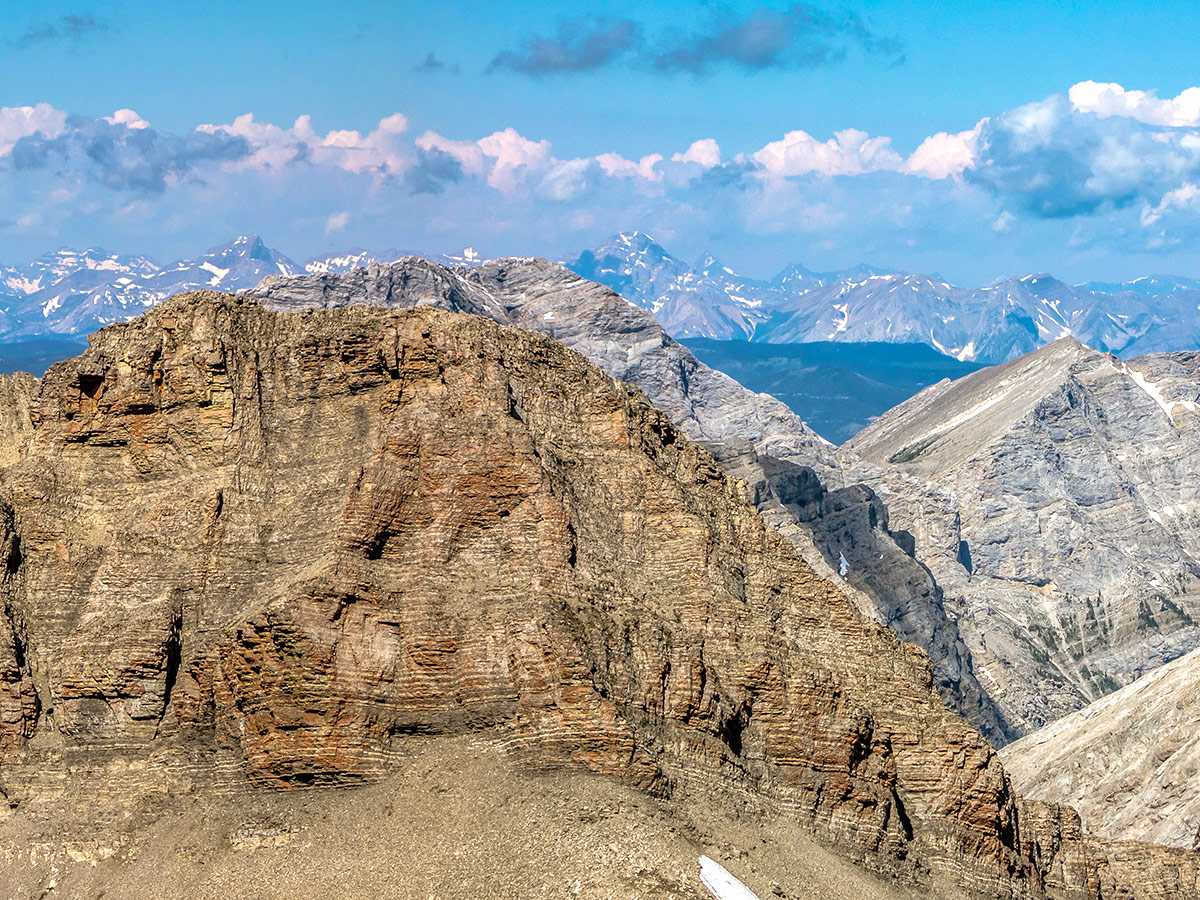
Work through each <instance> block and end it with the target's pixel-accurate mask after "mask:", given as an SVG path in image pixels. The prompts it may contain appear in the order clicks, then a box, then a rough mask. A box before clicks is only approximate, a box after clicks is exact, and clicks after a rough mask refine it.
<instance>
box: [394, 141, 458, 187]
mask: <svg viewBox="0 0 1200 900" xmlns="http://www.w3.org/2000/svg"><path fill="white" fill-rule="evenodd" d="M462 177H463V167H462V163H460V162H459V161H458V160H457V159H456V158H455V157H454V156H452V155H451V154H449V153H447V152H445V151H444V150H439V149H438V148H436V147H431V148H429V149H427V150H422V149H419V148H418V152H417V162H416V164H415V165H413V167H412V168H411V169H409V170H408V172H407V173H405V176H404V183H405V184H406V185H407V186H408V190H409V192H410V193H413V194H440V193H442V191H444V190H445V189H446V185H448V184H453V183H454V182H456V181H459V180H461V179H462Z"/></svg>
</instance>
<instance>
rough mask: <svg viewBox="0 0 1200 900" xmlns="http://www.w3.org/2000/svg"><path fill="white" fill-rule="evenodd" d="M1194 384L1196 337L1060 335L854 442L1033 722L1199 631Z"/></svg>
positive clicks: (1018, 710)
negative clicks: (1095, 340)
mask: <svg viewBox="0 0 1200 900" xmlns="http://www.w3.org/2000/svg"><path fill="white" fill-rule="evenodd" d="M1198 401H1200V377H1198V373H1197V359H1196V354H1170V355H1167V356H1161V357H1143V358H1139V359H1137V360H1133V361H1131V362H1129V363H1127V364H1126V363H1123V362H1121V361H1120V360H1117V359H1116V358H1114V357H1112V356H1109V355H1107V354H1102V353H1097V352H1095V351H1092V350H1089V349H1088V348H1086V347H1083V346H1082V345H1080V344H1078V343H1076V342H1074V341H1070V340H1064V341H1059V342H1057V343H1055V344H1052V345H1050V346H1049V347H1046V348H1044V349H1042V350H1039V351H1038V352H1037V353H1034V354H1031V355H1029V356H1026V357H1022V358H1021V359H1018V360H1015V361H1013V362H1011V363H1008V364H1006V365H1004V366H999V367H996V368H994V369H988V370H983V371H981V372H978V373H975V374H973V375H969V376H967V377H966V378H964V379H962V380H961V381H957V382H954V383H943V384H941V385H937V386H934V387H931V388H929V389H928V390H926V391H924V392H922V393H921V394H919V395H918V396H917V397H915V398H913V399H912V400H910V401H908V402H907V403H905V404H902V405H901V406H899V407H897V408H896V409H895V410H893V411H891V412H890V413H888V414H887V415H885V416H884V417H882V418H881V419H880V420H879V421H878V422H877V423H875V424H874V425H872V426H871V427H870V428H868V429H866V430H865V431H864V432H862V433H861V434H860V435H859V436H858V437H856V438H855V439H854V440H853V441H852V442H851V443H850V444H849V445H848V446H849V449H850V451H852V452H853V453H855V454H858V455H859V456H860V457H862V458H865V459H866V460H867V462H868V465H865V466H860V467H859V468H858V469H857V470H856V475H858V476H859V477H862V478H864V479H865V480H867V481H869V482H870V483H872V484H873V485H874V486H875V487H876V489H877V490H878V491H879V493H880V495H881V496H882V497H883V498H884V500H885V502H886V503H887V505H888V508H889V511H890V513H891V518H892V521H893V522H894V523H896V524H897V525H898V526H899V527H900V528H903V529H905V530H907V531H910V532H911V533H912V534H913V535H914V537H915V539H916V550H917V556H918V558H919V559H921V561H922V562H924V563H925V564H926V565H927V566H928V567H929V569H930V570H931V571H932V572H933V574H934V576H935V577H936V579H937V582H938V584H939V585H940V586H941V588H942V589H943V591H944V592H945V596H946V600H947V603H948V604H949V605H950V607H951V609H952V610H953V614H954V615H955V617H956V618H957V619H958V622H959V625H960V628H961V630H962V634H963V637H964V639H965V641H966V643H967V645H968V647H970V649H971V652H972V654H973V656H974V662H975V671H976V673H977V674H979V676H980V678H981V680H982V681H983V683H984V684H985V686H986V687H987V689H988V691H989V693H991V694H992V696H993V697H994V698H995V700H996V702H997V703H998V704H999V705H1000V707H1001V709H1002V710H1003V711H1004V714H1005V716H1006V717H1007V718H1009V720H1010V721H1012V722H1013V723H1014V724H1015V725H1017V726H1018V727H1020V728H1021V730H1022V731H1028V730H1031V729H1035V728H1037V727H1039V726H1041V725H1042V724H1044V723H1046V722H1049V721H1052V720H1053V719H1055V718H1058V717H1059V716H1062V715H1065V714H1067V713H1070V712H1072V711H1073V710H1075V709H1078V708H1079V707H1081V706H1083V705H1084V704H1086V703H1087V702H1089V701H1090V700H1092V699H1094V698H1096V697H1099V696H1102V695H1103V694H1106V693H1108V692H1109V691H1111V690H1113V689H1115V688H1117V687H1119V686H1120V685H1121V684H1125V683H1128V682H1130V681H1132V680H1133V679H1135V678H1136V677H1138V676H1139V675H1140V674H1142V673H1144V672H1146V671H1148V670H1150V669H1153V668H1154V667H1156V666H1158V665H1161V664H1162V663H1164V662H1166V661H1168V660H1170V659H1173V658H1175V657H1178V656H1180V655H1181V654H1183V653H1186V652H1188V651H1189V650H1191V649H1192V648H1194V647H1196V646H1197V645H1198V644H1200V627H1198V626H1197V624H1196V619H1197V617H1198V616H1200V593H1198V590H1200V581H1198V578H1200V565H1198V564H1197V562H1196V555H1195V554H1197V553H1200V531H1197V528H1198V527H1200V518H1198V517H1197V516H1198V515H1200V506H1198V504H1200V494H1198V492H1200V488H1198V487H1197V485H1196V481H1195V478H1194V477H1193V473H1194V472H1195V470H1196V467H1197V465H1200V457H1198V455H1197V448H1198V447H1200V441H1198V437H1200V431H1198V429H1200V415H1198V414H1197V402H1198ZM872 465H873V466H874V468H872Z"/></svg>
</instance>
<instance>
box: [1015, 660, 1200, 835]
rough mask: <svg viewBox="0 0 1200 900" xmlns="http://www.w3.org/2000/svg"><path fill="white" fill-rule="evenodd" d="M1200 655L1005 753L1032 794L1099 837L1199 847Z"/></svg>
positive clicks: (1178, 662)
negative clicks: (1073, 815)
mask: <svg viewBox="0 0 1200 900" xmlns="http://www.w3.org/2000/svg"><path fill="white" fill-rule="evenodd" d="M1198 685H1200V650H1193V651H1192V652H1191V653H1189V654H1188V655H1187V656H1184V657H1182V658H1180V659H1177V660H1175V661H1174V662H1170V663H1167V664H1166V665H1164V666H1160V667H1159V668H1157V669H1155V670H1154V671H1152V672H1150V673H1149V674H1147V675H1143V676H1142V677H1141V678H1139V679H1138V680H1137V681H1135V682H1134V683H1133V684H1131V685H1129V686H1128V687H1124V688H1122V689H1121V690H1119V691H1114V692H1113V693H1111V694H1109V695H1108V696H1106V697H1102V698H1100V699H1099V700H1096V701H1095V702H1093V703H1090V704H1088V705H1087V706H1085V707H1084V708H1083V709H1081V710H1079V711H1078V712H1075V713H1072V714H1071V715H1069V716H1066V717H1064V718H1062V719H1058V720H1057V721H1055V722H1052V723H1050V724H1049V725H1047V726H1046V727H1044V728H1041V729H1039V730H1038V731H1035V732H1034V733H1033V734H1030V735H1026V736H1025V737H1024V738H1022V739H1021V740H1019V741H1017V742H1015V743H1013V744H1010V745H1008V746H1007V747H1005V748H1004V750H1003V756H1004V762H1005V766H1006V767H1007V768H1008V769H1009V771H1010V772H1012V774H1013V779H1014V781H1015V782H1016V784H1017V785H1018V786H1019V787H1020V789H1021V791H1022V792H1023V793H1027V794H1029V795H1030V796H1033V797H1038V798H1040V799H1042V800H1048V801H1053V802H1056V803H1068V804H1070V805H1071V806H1072V807H1075V808H1076V809H1078V810H1079V812H1080V815H1081V816H1082V817H1083V822H1084V824H1085V825H1086V826H1087V828H1088V829H1089V830H1090V831H1093V832H1096V833H1097V834H1103V835H1106V836H1108V837H1113V838H1122V839H1125V840H1138V841H1153V842H1154V843H1156V844H1167V845H1169V846H1174V847H1188V848H1194V847H1195V845H1196V841H1197V837H1200V698H1198V697H1197V687H1198Z"/></svg>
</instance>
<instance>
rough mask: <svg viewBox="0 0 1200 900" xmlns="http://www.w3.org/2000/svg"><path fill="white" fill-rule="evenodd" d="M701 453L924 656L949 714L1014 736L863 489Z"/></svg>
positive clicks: (927, 586) (997, 737)
mask: <svg viewBox="0 0 1200 900" xmlns="http://www.w3.org/2000/svg"><path fill="white" fill-rule="evenodd" d="M708 449H709V450H710V451H711V452H712V453H713V456H714V458H716V460H717V461H718V462H719V463H720V464H721V467H722V468H723V469H724V470H725V471H726V472H728V473H729V474H730V475H733V476H734V477H736V478H739V479H741V480H742V481H744V482H745V483H746V484H747V486H748V489H749V497H750V500H751V502H752V503H754V505H755V506H756V507H757V509H758V510H759V512H760V513H761V514H762V516H763V518H764V519H765V520H766V521H767V522H768V523H769V524H770V525H772V526H773V527H774V528H775V529H776V530H777V531H778V532H779V533H780V534H782V535H783V536H784V537H786V538H788V540H790V541H791V542H792V543H793V544H794V545H795V546H796V548H797V549H799V550H800V552H801V554H802V555H803V556H804V558H805V559H806V560H808V561H809V562H810V564H812V565H813V567H814V569H815V570H816V571H817V572H819V573H820V574H821V575H822V576H824V577H825V578H827V579H829V580H830V581H833V582H834V583H837V584H839V585H840V586H841V588H842V590H843V591H845V592H846V594H847V595H848V596H849V597H850V599H851V601H852V602H854V604H855V605H856V606H857V607H858V609H859V611H860V612H861V613H862V614H863V615H865V616H866V617H868V618H870V619H873V620H875V621H877V622H880V623H882V624H884V625H887V626H888V627H889V628H891V629H892V630H893V631H895V632H896V634H898V635H899V636H900V638H901V639H902V640H905V641H908V642H909V643H913V644H916V645H917V646H919V647H922V648H923V649H925V650H926V652H927V653H928V654H929V656H930V659H931V661H932V664H933V677H934V684H935V685H936V687H937V690H938V693H939V694H940V695H941V697H942V699H943V700H944V701H945V703H946V705H947V706H948V707H949V708H950V709H953V710H955V711H956V712H958V713H959V714H960V715H962V716H964V717H966V718H967V719H968V720H970V721H971V723H972V724H974V725H975V727H976V728H978V729H979V730H980V731H982V732H983V733H984V734H985V735H986V736H987V737H988V739H989V740H991V741H992V742H993V743H994V744H997V745H1002V744H1004V743H1006V742H1008V741H1010V740H1012V739H1013V738H1014V737H1016V736H1017V735H1016V733H1015V731H1014V729H1012V728H1011V727H1010V726H1009V725H1008V724H1007V723H1006V722H1005V720H1004V717H1003V715H1002V713H1001V712H1000V710H999V709H998V708H997V707H996V706H995V705H994V704H993V703H992V702H991V699H990V698H989V697H988V695H987V692H986V691H985V690H984V689H983V687H982V686H981V685H980V684H979V682H978V680H977V679H976V677H975V674H974V672H973V671H972V665H971V655H970V651H968V650H967V648H966V645H965V644H964V643H963V641H962V638H961V637H960V635H959V631H958V623H957V622H956V621H955V620H954V619H952V618H951V617H950V616H949V615H948V614H947V612H946V609H945V606H944V604H943V602H942V592H941V589H940V588H939V587H938V586H937V583H936V582H935V581H934V580H933V576H932V575H930V573H929V570H928V569H926V568H925V566H924V565H922V564H921V563H920V562H918V561H917V560H915V559H914V558H913V547H914V545H913V540H912V536H911V535H909V534H907V533H900V534H893V533H892V532H891V531H890V530H889V528H888V512H887V508H886V507H885V506H884V505H883V503H882V501H881V500H880V499H879V498H878V497H877V496H876V495H875V492H874V491H872V490H871V488H869V487H867V486H866V485H862V484H855V485H851V486H849V487H845V488H840V489H837V490H832V491H829V490H826V489H825V487H824V486H823V485H822V484H821V481H820V479H819V478H817V476H816V474H815V473H814V472H813V470H812V469H810V468H808V467H806V466H798V465H796V464H794V463H790V462H787V461H786V460H780V459H775V458H774V457H770V456H760V455H759V454H757V453H756V452H755V451H754V449H753V448H752V447H751V446H750V445H749V444H748V443H747V442H744V441H726V442H724V443H722V444H710V445H708Z"/></svg>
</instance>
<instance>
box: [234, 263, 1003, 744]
mask: <svg viewBox="0 0 1200 900" xmlns="http://www.w3.org/2000/svg"><path fill="white" fill-rule="evenodd" d="M250 294H251V295H252V296H254V297H257V298H259V299H260V300H261V301H262V302H263V303H264V305H266V306H267V307H268V308H271V309H280V310H298V309H322V308H334V307H340V306H355V305H367V306H381V307H388V308H405V307H412V306H436V307H438V308H442V309H448V310H452V311H455V312H468V313H473V314H475V315H479V316H483V317H485V318H489V319H492V320H493V321H497V322H501V323H504V324H510V325H516V326H518V327H520V328H524V329H527V330H530V331H538V332H541V333H543V334H547V335H549V336H550V337H553V338H554V339H555V340H558V341H561V342H562V343H563V344H565V345H566V346H568V347H571V348H572V349H574V350H576V351H578V352H580V353H582V354H583V355H584V356H586V357H587V358H588V359H589V360H591V361H592V362H593V363H595V364H596V365H597V366H599V367H600V368H601V369H602V370H604V371H605V372H607V373H608V374H609V375H611V376H613V377H614V378H619V379H621V380H622V381H626V382H628V383H630V384H633V385H634V386H636V387H638V388H640V389H641V390H642V391H644V392H645V393H646V395H647V396H648V397H649V398H650V400H651V402H653V403H654V405H655V406H656V407H658V408H659V409H661V410H663V411H664V412H666V413H667V415H668V416H669V417H670V419H671V421H672V422H674V423H675V425H676V426H677V427H679V428H680V429H681V430H682V431H683V432H684V434H686V435H687V436H688V437H689V438H692V439H693V440H697V441H702V442H705V443H706V444H708V445H710V447H711V448H712V449H714V452H715V455H716V457H717V459H718V461H720V462H721V464H722V465H723V466H732V467H733V469H732V470H731V471H733V472H734V474H735V475H736V476H737V477H739V478H741V479H743V480H745V481H746V482H747V483H748V484H749V485H750V491H751V494H752V495H753V496H755V497H757V498H758V499H759V500H761V501H762V503H760V506H759V508H760V510H763V511H764V512H768V511H767V509H766V505H770V506H771V508H770V510H769V513H768V514H769V515H770V521H771V522H772V524H774V525H775V527H776V528H777V529H779V530H780V532H781V533H782V534H784V535H785V536H787V537H788V538H789V540H791V541H792V542H793V544H794V545H795V546H796V547H797V549H799V550H800V552H801V553H802V555H803V556H804V558H805V559H806V560H807V561H808V562H809V564H810V565H812V566H814V567H815V568H816V569H817V570H818V571H820V572H822V573H823V574H825V575H830V574H831V573H832V574H833V575H834V576H835V579H837V580H842V581H843V586H844V587H845V588H846V589H847V591H848V592H849V593H850V595H851V596H852V597H853V598H854V600H855V602H856V604H857V605H858V606H859V608H860V610H861V611H863V612H864V613H865V614H866V615H868V616H869V617H871V618H874V619H876V620H877V621H880V622H884V623H886V624H890V625H893V626H895V627H896V630H897V633H898V634H900V635H901V637H903V638H904V639H905V640H908V641H911V642H913V643H916V644H917V645H919V646H921V647H923V648H924V649H925V650H926V651H927V652H928V653H929V654H930V656H931V658H932V659H933V661H934V669H935V672H936V674H937V679H936V683H937V686H938V690H939V691H940V692H941V694H942V697H943V698H944V700H945V701H946V703H947V705H948V706H950V708H951V709H954V710H956V711H958V712H960V713H962V714H963V715H965V716H967V717H968V718H969V719H970V720H971V722H972V723H973V724H975V725H976V727H978V728H980V729H981V730H983V732H984V733H985V734H986V735H987V736H988V738H989V739H991V740H993V741H995V742H996V743H998V744H999V743H1004V742H1005V741H1007V740H1010V739H1011V738H1012V737H1015V736H1016V734H1017V732H1016V731H1015V730H1014V729H1013V728H1011V727H1010V726H1009V725H1008V723H1007V722H1005V721H1004V719H1003V716H1002V715H1001V714H1000V712H999V710H998V708H997V707H996V706H995V705H994V704H992V703H991V701H990V700H989V699H988V697H987V695H986V692H985V691H984V689H983V688H982V686H981V685H980V684H979V682H978V680H977V678H976V676H975V673H974V671H973V666H972V660H971V657H970V654H969V652H968V651H967V650H966V647H965V645H964V644H963V642H962V640H961V639H960V638H959V635H958V626H957V624H956V623H955V622H954V621H953V620H952V619H951V618H949V617H948V616H947V614H946V611H945V609H944V607H943V606H942V603H941V600H940V594H939V589H938V587H937V585H936V584H935V583H933V581H932V578H931V576H930V574H929V572H928V570H927V569H925V568H924V567H923V566H922V565H921V564H920V563H917V562H915V561H913V560H912V559H911V558H910V557H911V548H910V547H907V544H906V545H905V548H907V551H908V552H906V549H905V548H902V547H901V546H900V545H898V544H897V543H896V541H895V539H894V536H893V535H892V534H891V532H889V531H888V529H887V527H886V521H885V520H886V513H885V512H884V510H883V508H882V505H881V504H880V503H879V502H878V500H877V499H876V498H875V496H874V494H873V492H872V491H870V489H856V490H849V491H840V492H839V493H838V494H837V500H836V503H834V504H833V505H829V504H822V503H816V504H811V503H807V502H802V503H800V504H794V503H791V502H788V501H787V499H786V498H785V502H783V503H777V502H772V501H771V499H770V498H772V497H773V496H774V494H773V491H772V488H770V487H767V486H765V485H766V481H765V476H764V475H763V474H762V472H761V467H760V465H759V463H758V461H759V460H778V461H780V463H779V464H780V465H782V466H785V467H795V466H801V467H803V468H804V469H805V470H806V471H809V472H812V473H814V474H815V476H816V478H815V479H813V485H815V489H817V490H819V491H821V492H822V493H823V492H824V487H823V486H822V480H823V481H824V482H825V483H828V484H836V485H841V484H842V482H843V479H844V474H843V473H842V472H841V471H839V470H838V468H837V467H838V466H839V465H840V463H839V461H838V459H837V457H836V455H835V453H834V451H833V448H832V447H831V446H830V445H828V444H827V443H826V442H824V441H822V440H821V439H820V438H819V437H818V436H817V435H816V434H814V433H813V432H812V431H811V430H810V429H809V428H808V427H807V426H806V425H805V424H804V423H803V422H802V421H801V420H800V418H799V417H798V416H796V415H795V414H794V413H792V412H791V411H790V410H789V409H788V408H787V407H786V406H784V405H783V404H782V403H780V402H779V401H778V400H776V399H774V398H772V397H769V396H767V395H765V394H756V393H754V392H752V391H749V390H747V389H746V388H744V387H742V386H741V385H740V384H738V383H737V382H736V381H734V380H733V379H731V378H729V377H728V376H727V375H724V374H722V373H720V372H717V371H716V370H714V369H711V368H709V367H708V366H706V365H704V364H703V363H701V362H699V361H698V360H697V359H696V358H695V357H694V356H693V355H692V354H691V352H690V351H689V350H688V349H687V348H686V347H684V346H682V345H681V344H679V343H677V342H676V341H674V340H673V339H672V338H671V337H670V336H669V335H668V334H667V333H666V332H665V331H664V330H663V328H662V327H661V326H660V325H659V324H658V322H657V321H655V319H654V317H653V316H651V315H650V314H649V313H648V312H646V311H645V310H643V309H640V308H639V307H637V306H635V305H633V304H632V303H629V302H627V301H626V300H624V299H623V298H622V297H620V296H618V295H617V294H615V293H613V292H612V291H611V290H609V289H608V288H606V287H604V286H602V285H599V284H595V283H593V282H591V281H587V280H585V279H583V278H580V277H579V276H577V275H575V274H574V273H573V272H571V271H569V270H567V269H564V268H563V267H561V266H558V265H555V264H553V263H550V262H547V261H546V260H542V259H501V260H493V261H491V262H487V263H484V264H483V265H480V266H476V267H471V268H466V267H462V268H447V267H444V266H441V265H438V264H436V263H432V262H429V261H428V260H423V259H417V258H408V259H404V260H401V261H399V262H397V263H391V264H388V265H372V266H370V267H368V268H364V269H356V270H353V271H351V272H347V273H344V274H340V275H329V274H326V275H308V276H293V277H287V276H271V277H268V278H266V279H264V281H263V282H262V283H261V284H259V285H258V286H257V287H256V288H255V289H254V290H253V291H251V292H250ZM726 444H727V445H728V447H729V449H727V450H722V449H716V448H718V447H720V446H723V445H726ZM747 454H748V455H747ZM768 465H773V463H768ZM774 484H775V489H776V490H778V489H780V485H781V484H782V481H781V480H780V479H778V478H776V479H774ZM835 507H836V511H835ZM881 523H883V524H882V525H881ZM905 540H906V539H905ZM843 554H849V557H850V558H851V559H852V560H853V565H852V566H850V571H849V572H846V571H843V569H844V568H845V567H844V566H842V564H841V559H842V558H843V556H842V555H843ZM847 575H848V576H849V580H845V579H844V578H843V576H847Z"/></svg>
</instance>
